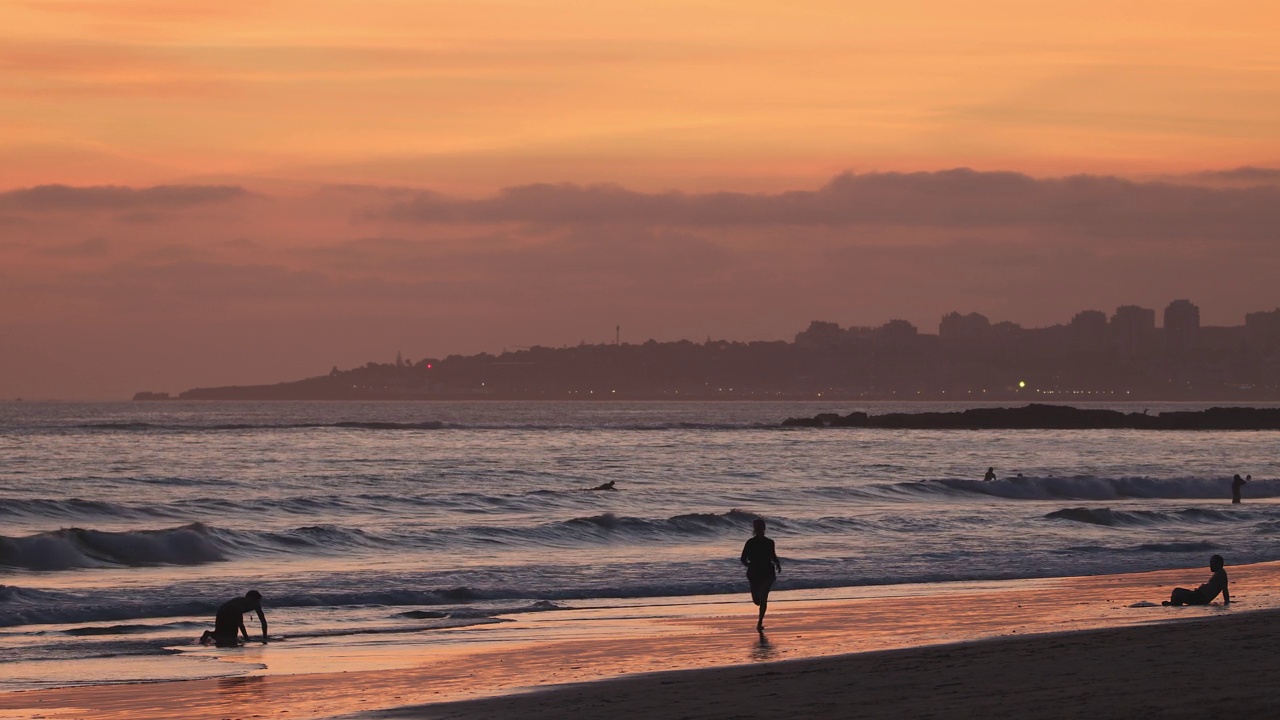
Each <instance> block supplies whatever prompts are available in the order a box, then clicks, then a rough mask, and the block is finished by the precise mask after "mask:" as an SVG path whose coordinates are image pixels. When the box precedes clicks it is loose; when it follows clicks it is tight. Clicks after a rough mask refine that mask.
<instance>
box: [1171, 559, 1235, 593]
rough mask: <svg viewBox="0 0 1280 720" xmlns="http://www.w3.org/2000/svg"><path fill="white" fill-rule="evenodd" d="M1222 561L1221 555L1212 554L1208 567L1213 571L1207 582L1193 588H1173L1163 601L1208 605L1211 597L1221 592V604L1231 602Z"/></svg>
mask: <svg viewBox="0 0 1280 720" xmlns="http://www.w3.org/2000/svg"><path fill="white" fill-rule="evenodd" d="M1224 564H1225V563H1224V561H1223V560H1222V556H1221V555H1214V556H1213V557H1211V558H1209V569H1210V570H1212V571H1213V576H1212V577H1210V578H1209V582H1207V583H1205V584H1203V585H1201V586H1200V587H1198V588H1196V589H1195V590H1188V589H1186V588H1174V589H1173V593H1172V594H1170V595H1169V599H1168V600H1165V601H1164V604H1165V605H1208V604H1209V603H1211V602H1213V599H1214V598H1216V597H1218V593H1222V604H1223V605H1230V604H1231V591H1230V590H1228V589H1227V571H1226V570H1225V569H1224V568H1223V565H1224Z"/></svg>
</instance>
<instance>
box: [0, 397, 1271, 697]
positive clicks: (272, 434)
mask: <svg viewBox="0 0 1280 720" xmlns="http://www.w3.org/2000/svg"><path fill="white" fill-rule="evenodd" d="M1211 405H1212V403H1176V404H1172V403H1171V404H1158V403H1143V404H1140V405H1132V404H1088V405H1084V406H1088V407H1109V408H1114V409H1121V410H1125V411H1139V412H1140V411H1142V410H1148V411H1150V412H1153V413H1154V412H1161V411H1164V410H1173V409H1178V410H1187V409H1203V408H1206V407H1210V406H1211ZM964 407H973V405H958V404H946V403H914V404H905V403H897V404H895V403H861V404H859V403H847V402H846V403H817V402H814V403H782V402H773V403H770V402H708V403H693V402H690V403H657V402H651V403H621V402H618V403H610V402H601V403H589V402H583V403H548V402H523V403H521V402H421V403H182V402H159V403H108V404H71V403H3V404H0V662H3V663H4V664H5V666H6V671H5V673H3V674H0V690H15V689H25V688H36V687H50V686H59V685H71V684H79V683H96V682H127V681H137V680H140V679H159V678H158V677H157V676H156V672H157V671H156V667H163V668H164V670H163V677H165V678H180V677H213V676H218V675H224V674H235V673H239V672H244V668H243V667H237V666H235V665H234V664H230V663H225V662H217V658H216V657H215V656H211V655H210V654H208V653H205V654H201V653H200V652H192V651H191V648H192V647H193V645H194V641H195V639H196V638H197V637H198V636H199V635H200V633H201V632H202V631H203V630H205V629H208V628H210V627H211V625H212V617H213V613H214V611H215V609H216V608H217V606H218V605H219V604H220V603H221V602H222V601H224V600H226V599H228V598H231V597H234V596H238V595H243V594H244V592H245V591H246V590H248V589H257V590H259V591H260V592H261V593H262V594H263V595H264V597H265V598H266V601H265V606H266V612H267V617H268V620H269V621H270V623H271V634H272V635H273V636H274V637H277V638H280V639H285V640H287V639H306V638H311V639H315V638H332V639H334V641H335V642H341V638H343V637H347V636H354V635H378V634H404V633H413V634H424V636H426V637H429V634H430V633H432V632H437V631H440V630H441V629H444V628H454V627H459V626H463V625H474V624H484V623H496V622H500V621H501V618H500V617H499V616H510V615H511V614H514V613H523V612H539V611H542V610H546V609H552V608H557V607H572V606H574V604H575V603H576V604H579V605H581V604H582V603H605V602H611V601H612V602H626V603H643V602H648V601H650V600H652V601H653V602H659V599H666V600H665V601H669V600H670V598H673V597H675V598H679V597H681V596H694V595H708V594H717V593H737V594H742V593H743V592H745V583H744V579H743V569H742V567H741V565H740V564H739V562H738V554H739V552H740V550H741V547H742V543H743V541H745V540H746V538H747V537H748V536H749V535H750V526H751V521H752V520H753V519H754V518H755V517H757V516H762V517H764V518H766V519H767V521H768V523H769V534H770V536H771V537H773V538H775V540H776V541H777V544H778V551H779V554H780V555H781V557H782V563H783V572H782V574H781V576H780V577H779V582H778V585H777V588H778V589H800V588H837V587H847V586H862V585H886V584H900V583H918V582H945V581H953V580H989V579H1006V578H1036V577H1054V576H1070V575H1089V574H1104V573H1117V572H1136V571H1143V570H1155V569H1167V568H1184V567H1185V568H1191V567H1202V566H1204V565H1205V564H1206V562H1207V559H1208V556H1209V555H1211V554H1213V553H1220V554H1222V555H1224V556H1225V557H1226V558H1227V560H1228V563H1229V564H1243V563H1249V562H1259V561H1267V560H1280V500H1278V499H1280V480H1277V478H1278V477H1280V433H1277V432H1157V431H1137V430H1071V431H1061V430H1031V431H1028V430H1022V431H1003V430H1001V431H923V430H917V431H897V430H893V431H890V430H865V429H811V428H810V429H805V428H795V429H783V428H780V427H778V423H780V422H781V421H782V420H783V419H785V418H787V417H800V416H812V415H815V414H817V413H819V412H840V413H846V412H850V411H854V410H862V411H866V412H870V413H873V414H879V413H884V412H901V411H907V412H922V411H936V410H955V409H963V408H964ZM988 466H994V467H995V469H996V472H997V474H998V476H999V479H998V480H996V481H994V482H983V481H982V476H983V473H984V471H985V470H986V468H987V467H988ZM1233 473H1240V474H1242V475H1244V474H1246V473H1248V474H1252V475H1253V482H1251V483H1250V484H1249V485H1248V486H1246V487H1245V490H1244V495H1245V502H1244V503H1243V504H1241V505H1231V504H1230V483H1231V480H1230V479H1231V475H1232V474H1233ZM610 481H612V482H614V483H615V487H616V488H617V489H616V490H615V491H603V490H589V489H588V488H592V487H596V486H599V485H601V484H602V483H606V482H610ZM246 625H247V627H248V628H249V630H250V633H251V634H252V635H253V636H255V637H256V636H257V634H258V627H257V622H256V619H255V618H254V617H253V616H252V615H249V616H247V617H246ZM158 658H167V659H166V661H165V662H164V663H162V664H157V662H156V660H157V659H158Z"/></svg>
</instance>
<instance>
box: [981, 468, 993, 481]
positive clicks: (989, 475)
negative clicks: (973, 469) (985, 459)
mask: <svg viewBox="0 0 1280 720" xmlns="http://www.w3.org/2000/svg"><path fill="white" fill-rule="evenodd" d="M995 479H996V469H995V468H993V467H989V468H987V474H986V475H983V476H982V480H983V482H991V481H992V480H995Z"/></svg>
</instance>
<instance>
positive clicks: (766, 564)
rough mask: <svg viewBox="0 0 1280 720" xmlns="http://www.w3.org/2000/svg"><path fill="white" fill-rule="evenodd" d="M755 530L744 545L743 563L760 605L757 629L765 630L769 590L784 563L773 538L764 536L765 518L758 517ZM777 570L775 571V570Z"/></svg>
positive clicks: (754, 597) (753, 600)
mask: <svg viewBox="0 0 1280 720" xmlns="http://www.w3.org/2000/svg"><path fill="white" fill-rule="evenodd" d="M751 529H752V530H753V531H754V532H755V535H753V536H752V537H751V538H750V539H749V540H747V543H746V544H745V545H743V546H742V557H741V558H739V559H740V560H742V564H743V565H746V566H747V582H749V583H751V602H753V603H755V604H756V605H759V606H760V619H759V620H757V621H756V630H759V631H761V632H763V631H764V613H765V610H768V609H769V590H770V588H772V587H773V581H774V580H777V579H778V573H780V572H782V563H781V562H779V561H778V553H777V551H776V550H775V549H774V546H773V540H771V539H769V538H767V537H765V536H764V518H756V519H755V521H754V522H752V523H751ZM775 568H776V570H777V572H775V571H774V570H775Z"/></svg>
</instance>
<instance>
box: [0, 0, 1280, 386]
mask: <svg viewBox="0 0 1280 720" xmlns="http://www.w3.org/2000/svg"><path fill="white" fill-rule="evenodd" d="M1277 28H1280V5H1277V4H1276V3H1274V2H1223V3H1207V2H1182V1H1179V0H1161V1H1160V2H1115V1H1114V0H1111V1H1109V2H1094V1H1092V0H1076V1H1074V2H1026V1H1025V0H1024V1H1023V2H1016V3H1015V2H993V1H989V0H987V1H979V2H969V3H956V2H943V1H940V0H921V1H911V0H900V1H898V2H891V3H886V2H874V3H872V2H851V1H850V0H842V1H840V2H835V1H832V2H818V1H813V0H796V1H793V2H789V3H778V2H752V1H751V0H735V1H734V2H728V1H721V0H680V1H678V2H677V1H674V0H672V1H668V0H649V1H647V2H634V1H630V0H628V1H613V2H610V1H608V0H596V2H580V1H577V0H537V1H534V0H507V1H489V0H466V1H451V2H438V1H434V0H289V1H273V0H253V2H248V1H242V0H217V1H216V2H215V1H212V0H182V1H181V2H175V1H173V0H11V1H9V2H5V3H3V4H0V398H12V397H16V396H23V397H26V398H28V399H36V398H127V397H128V396H130V395H131V394H132V393H133V392H135V391H137V390H163V391H170V392H178V391H181V390H184V389H187V388H190V387H193V386H197V385H205V386H207V385H220V384H230V383H261V382H276V381H280V380H287V379H296V378H300V377H304V376H307V375H314V374H320V373H324V372H327V371H328V370H329V368H330V367H331V366H334V365H337V366H339V367H350V366H353V365H357V364H363V363H365V362H367V361H369V360H390V359H391V358H394V356H395V353H396V352H397V351H401V352H403V353H404V355H405V356H408V357H411V358H417V357H425V356H444V355H448V354H454V353H473V352H478V351H482V350H484V351H489V352H497V351H501V350H502V349H503V347H510V346H525V345H533V344H543V345H561V344H566V343H571V344H576V343H578V342H580V341H584V340H585V341H587V342H603V341H606V340H611V339H612V337H613V329H614V327H615V325H621V326H622V328H623V330H622V334H623V339H624V340H629V341H634V342H641V341H644V340H646V339H649V338H655V339H658V340H675V339H680V338H691V339H696V340H702V339H705V338H706V337H708V336H711V337H716V338H727V339H741V340H746V339H790V338H791V337H792V336H793V335H794V334H795V332H797V331H798V330H801V329H803V328H804V327H805V326H806V325H807V324H808V323H809V321H810V320H815V319H820V320H830V321H833V322H838V323H840V324H841V325H878V324H881V323H883V322H885V321H886V320H889V319H891V318H903V319H907V320H910V321H911V322H913V323H916V324H917V325H919V326H920V327H921V329H922V330H924V331H926V332H936V330H937V323H938V320H939V319H940V318H941V316H942V315H943V314H944V313H946V312H948V311H951V310H960V311H963V312H970V311H977V312H981V313H984V314H986V315H988V316H989V317H991V318H992V319H996V320H1006V319H1007V320H1013V321H1015V322H1019V323H1022V324H1024V325H1027V326H1042V325H1048V324H1053V323H1058V322H1066V321H1067V320H1069V319H1070V317H1071V315H1072V314H1074V313H1075V312H1077V311H1079V310H1083V309H1091V308H1092V309H1101V310H1105V311H1108V312H1111V311H1113V310H1114V309H1115V307H1116V306H1117V305H1121V304H1130V303H1132V304H1140V305H1144V306H1146V307H1155V308H1157V309H1161V308H1163V307H1164V305H1165V304H1167V303H1168V302H1169V301H1170V300H1173V299H1175V298H1183V297H1185V298H1190V299H1191V300H1192V301H1193V302H1196V303H1197V304H1199V305H1200V307H1201V311H1202V317H1203V320H1204V322H1206V323H1208V324H1225V325H1238V324H1241V323H1242V322H1243V318H1244V313H1245V312H1248V311H1253V310H1262V309H1273V308H1275V307H1277V306H1280V284H1278V283H1276V282H1275V278H1276V277H1277V276H1280V169H1277V168H1280V43H1278V42H1276V37H1277Z"/></svg>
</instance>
